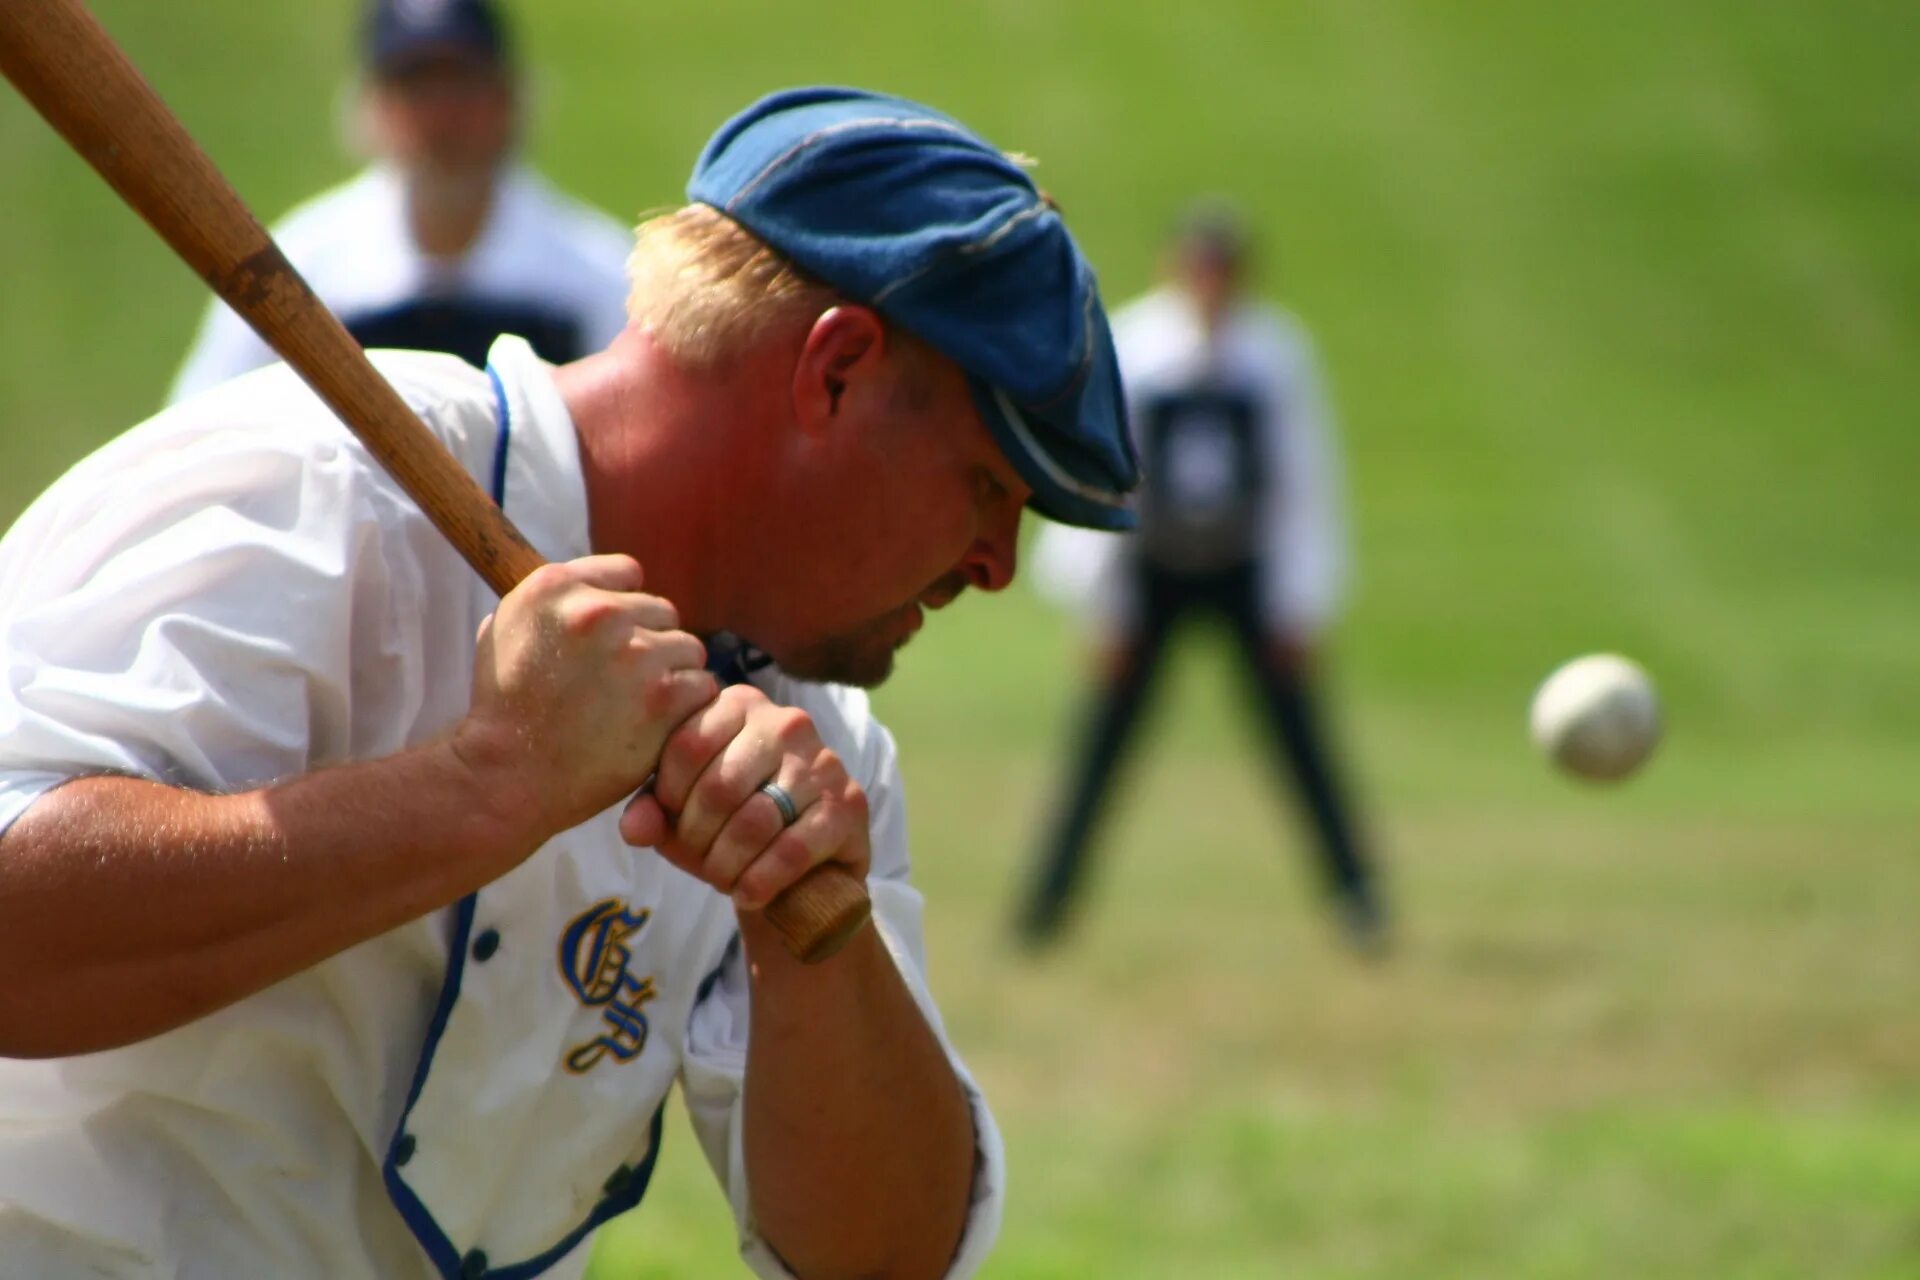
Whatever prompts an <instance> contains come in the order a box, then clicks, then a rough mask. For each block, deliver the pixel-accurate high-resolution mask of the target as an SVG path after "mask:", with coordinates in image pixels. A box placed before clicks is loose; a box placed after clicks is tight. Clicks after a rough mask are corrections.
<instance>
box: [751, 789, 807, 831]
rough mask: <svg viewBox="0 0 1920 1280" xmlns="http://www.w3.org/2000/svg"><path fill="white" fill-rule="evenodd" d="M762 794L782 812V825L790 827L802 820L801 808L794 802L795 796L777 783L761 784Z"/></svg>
mask: <svg viewBox="0 0 1920 1280" xmlns="http://www.w3.org/2000/svg"><path fill="white" fill-rule="evenodd" d="M760 794H761V795H763V796H765V797H766V798H767V799H769V800H771V801H773V803H774V804H775V806H777V807H778V808H779V810H780V825H781V826H783V827H790V826H792V825H793V824H794V823H795V822H796V821H798V820H799V818H800V807H799V806H798V805H796V804H794V802H793V795H792V794H791V793H790V792H789V791H788V790H787V789H786V788H785V787H783V786H781V785H780V784H779V783H777V782H763V783H761V784H760Z"/></svg>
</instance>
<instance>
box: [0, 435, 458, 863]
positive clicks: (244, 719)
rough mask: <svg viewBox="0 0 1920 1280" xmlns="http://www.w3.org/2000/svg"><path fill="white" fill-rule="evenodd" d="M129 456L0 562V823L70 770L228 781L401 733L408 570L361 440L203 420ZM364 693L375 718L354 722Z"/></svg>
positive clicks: (415, 662)
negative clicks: (251, 430) (265, 437)
mask: <svg viewBox="0 0 1920 1280" xmlns="http://www.w3.org/2000/svg"><path fill="white" fill-rule="evenodd" d="M117 448H118V449H119V450H120V451H122V452H127V453H137V448H138V445H137V442H136V443H128V444H122V445H120V446H117ZM124 461H125V462H126V465H123V466H119V467H115V468H111V469H108V468H103V471H104V472H105V474H104V475H103V477H102V481H103V483H102V484H101V485H99V486H98V487H90V486H86V485H78V486H73V487H71V488H67V489H63V490H61V491H58V492H57V493H56V494H55V495H53V496H52V497H51V498H50V499H49V500H47V501H45V502H43V503H42V504H41V505H39V506H38V507H36V508H35V509H34V510H33V511H32V512H30V513H29V515H28V516H27V517H26V518H24V519H23V521H22V523H21V525H20V526H18V527H16V529H15V530H14V531H13V533H12V534H10V535H9V537H8V539H7V542H6V546H5V554H4V555H0V615H3V619H0V673H3V674H0V771H6V772H5V777H6V778H7V780H8V781H7V784H6V785H5V786H4V787H0V825H4V824H5V823H6V822H10V821H12V820H13V819H15V818H17V817H18V816H19V814H20V813H22V812H24V811H25V810H26V808H27V807H28V806H29V805H31V804H32V802H33V801H34V800H35V799H36V798H37V797H38V796H39V795H41V794H44V793H45V792H46V791H47V790H49V789H50V788H51V787H52V786H53V785H56V784H57V783H58V782H59V781H63V780H65V779H68V778H73V777H80V776H85V775H89V774H98V773H121V774H128V775H132V776H137V777H145V778H151V779H153V780H155V781H159V782H164V783H168V784H171V785H175V786H183V787H190V788H194V789H199V790H209V791H229V790H244V789H246V788H248V787H252V786H258V785H261V784H264V783H268V782H271V781H274V780H276V779H279V778H284V777H288V776H291V775H294V774H298V773H302V772H305V771H307V770H309V769H311V768H314V767H317V766H319V765H323V764H328V763H333V762H336V761H339V760H343V759H348V758H352V757H353V756H354V755H356V754H370V753H369V752H367V751H366V750H364V748H367V747H369V746H381V747H385V748H387V749H392V748H394V747H397V746H398V745H400V741H399V739H400V737H401V735H402V734H403V732H404V725H405V723H406V721H407V720H408V718H409V717H410V716H411V713H412V709H413V705H415V704H417V703H418V700H419V695H418V688H419V685H420V683H421V682H420V678H419V670H420V666H421V662H420V658H419V655H418V649H419V643H418V640H417V639H416V637H415V635H414V631H415V630H416V626H415V624H414V623H413V622H412V621H411V620H412V619H413V618H414V617H416V616H417V614H418V612H419V610H418V608H417V605H416V602H417V601H418V599H419V597H420V594H421V591H420V587H419V575H418V574H417V573H414V572H412V571H411V568H410V567H409V569H408V570H407V571H406V572H396V570H398V569H399V568H400V566H399V565H397V564H396V563H395V561H394V558H393V557H392V555H391V554H390V553H391V550H392V547H393V546H394V545H396V541H395V540H393V539H388V540H384V541H383V535H382V532H381V529H380V520H381V516H382V512H381V511H380V510H378V509H377V508H378V507H379V506H380V505H382V504H383V503H384V502H385V497H384V494H377V493H376V491H375V487H374V486H373V485H372V484H371V483H370V481H369V472H368V464H367V462H366V461H365V460H364V459H363V458H361V457H359V456H358V454H357V451H354V450H351V449H349V448H346V447H333V446H327V447H323V448H315V449H306V450H301V449H298V448H293V447H284V448H276V447H273V446H271V445H266V444H254V443H251V442H249V441H247V440H245V439H243V438H241V437H239V436H238V435H236V434H235V433H216V434H213V435H209V436H199V437H195V436H188V435H182V436H179V437H174V438H165V437H163V438H162V439H161V440H160V442H159V443H158V444H157V445H154V446H153V447H151V448H149V449H148V450H147V452H145V454H144V455H143V456H134V457H132V458H129V459H125V460H124ZM343 531H344V532H343ZM369 692H374V693H377V694H378V695H379V696H378V698H377V699H375V700H376V701H377V702H378V703H379V704H380V705H382V706H384V707H386V708H387V709H388V710H389V711H390V712H391V713H392V714H391V715H388V716H386V717H383V718H381V720H380V723H379V724H378V725H373V724H372V718H368V717H362V721H361V722H360V723H356V722H355V721H354V719H353V717H352V716H351V715H350V705H351V703H352V702H353V699H354V696H355V695H356V693H358V694H363V695H364V694H368V693H369ZM389 722H391V723H389ZM370 735H371V737H373V738H385V739H387V740H386V741H381V742H377V743H376V742H374V741H371V740H370Z"/></svg>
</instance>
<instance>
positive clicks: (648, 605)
mask: <svg viewBox="0 0 1920 1280" xmlns="http://www.w3.org/2000/svg"><path fill="white" fill-rule="evenodd" d="M635 601H636V606H635V607H636V608H639V609H642V610H644V611H645V612H646V613H647V614H648V615H649V616H650V617H651V618H652V619H653V621H654V623H655V624H656V625H655V626H654V627H653V628H652V629H653V630H655V631H678V630H679V629H680V610H678V609H676V608H675V607H674V604H673V601H671V600H668V599H666V598H665V597H662V596H637V597H635Z"/></svg>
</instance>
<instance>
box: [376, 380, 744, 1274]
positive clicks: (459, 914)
mask: <svg viewBox="0 0 1920 1280" xmlns="http://www.w3.org/2000/svg"><path fill="white" fill-rule="evenodd" d="M487 377H488V378H489V379H491V380H492V382H493V402H494V407H495V410H496V411H497V415H498V418H499V422H500V436H499V440H498V442H497V443H496V444H495V445H494V448H493V472H492V479H493V486H492V494H493V501H494V505H496V506H498V507H500V508H502V509H505V507H506V505H507V504H506V496H507V494H506V490H507V452H508V445H509V443H510V442H511V441H512V438H513V414H512V411H511V410H510V409H509V407H508V403H507V388H506V386H505V384H504V383H502V382H501V381H500V374H499V372H498V371H497V370H496V369H494V367H493V366H492V365H488V366H487ZM479 901H480V895H479V894H477V893H470V894H468V895H467V896H466V897H464V898H462V899H460V901H459V902H458V903H457V904H455V906H454V914H453V937H452V939H451V940H450V941H449V944H448V952H447V976H446V977H445V978H444V979H442V981H441V984H440V999H439V1002H438V1003H437V1004H436V1005H435V1006H434V1010H433V1021H432V1022H430V1023H428V1024H427V1038H426V1043H425V1044H423V1045H422V1046H421V1048H420V1060H419V1062H418V1063H416V1064H415V1065H414V1069H413V1083H412V1085H411V1086H410V1087H409V1088H408V1090H407V1102H406V1105H405V1106H404V1107H402V1108H401V1109H400V1120H399V1122H398V1123H397V1124H395V1125H394V1128H393V1137H392V1138H391V1139H389V1140H388V1142H387V1154H386V1158H385V1159H384V1160H383V1161H382V1162H381V1165H380V1175H381V1179H382V1180H383V1181H384V1182H385V1183H386V1186H387V1198H388V1199H389V1200H391V1201H392V1202H393V1207H394V1208H395V1209H397V1210H398V1211H399V1213H400V1217H401V1219H402V1220H404V1221H405V1222H406V1224H407V1229H408V1230H409V1231H411V1232H413V1238H414V1239H415V1240H417V1241H419V1242H420V1247H421V1249H423V1250H424V1251H425V1252H426V1255H427V1258H428V1260H429V1261H431V1262H432V1263H433V1268H434V1270H435V1271H437V1272H439V1274H440V1276H441V1280H464V1277H465V1274H466V1273H465V1272H464V1271H463V1269H462V1265H463V1262H464V1257H465V1254H464V1252H463V1251H462V1250H461V1249H459V1248H458V1247H456V1246H455V1245H454V1243H453V1241H451V1240H449V1239H448V1238H447V1233H446V1232H445V1231H443V1230H441V1229H440V1224H439V1223H438V1222H436V1221H434V1217H433V1211H432V1210H430V1209H428V1208H427V1206H426V1204H425V1203H424V1202H422V1201H421V1199H420V1197H419V1196H418V1195H416V1194H415V1193H414V1190H413V1188H412V1187H410V1186H408V1185H407V1183H406V1181H405V1179H404V1177H403V1176H402V1174H401V1172H400V1166H401V1164H402V1163H403V1161H402V1159H401V1154H400V1152H401V1145H402V1141H403V1140H404V1139H405V1138H407V1136H408V1134H407V1118H408V1117H409V1116H411V1115H412V1114H413V1108H414V1104H415V1103H417V1102H418V1101H419V1100H420V1094H421V1091H422V1090H424V1089H425V1088H426V1086H427V1076H428V1075H429V1074H430V1073H431V1072H432V1070H433V1058H434V1054H435V1053H436V1052H437V1051H438V1050H439V1048H440V1037H441V1036H442V1035H444V1034H445V1033H446V1030H447V1022H448V1020H449V1019H450V1018H452V1016H453V1006H454V1002H455V1001H457V1000H459V998H460V979H461V977H462V976H463V975H464V974H465V973H466V968H467V956H468V954H469V944H470V942H471V939H472V936H473V917H474V913H475V910H476V909H477V907H478V904H479ZM723 963H724V961H723ZM718 976H719V971H718V970H715V971H714V973H713V974H712V975H710V976H709V977H708V979H707V981H706V982H705V983H702V984H701V992H702V994H703V995H704V994H705V991H706V989H707V987H708V986H710V985H711V984H712V982H713V979H714V978H716V977H718ZM666 1111H667V1107H666V1103H665V1102H662V1103H661V1104H660V1106H659V1107H658V1108H657V1109H656V1110H655V1111H654V1113H653V1125H652V1128H651V1130H650V1132H649V1135H648V1138H647V1155H646V1158H645V1159H644V1160H642V1161H641V1162H640V1166H639V1168H637V1169H634V1170H633V1171H632V1172H631V1173H630V1174H629V1175H628V1176H627V1177H626V1179H625V1180H624V1181H623V1182H622V1183H621V1184H620V1186H619V1187H618V1189H617V1190H614V1189H609V1191H608V1192H607V1194H606V1195H604V1196H602V1197H601V1199H600V1202H599V1203H598V1204H596V1205H594V1207H593V1212H591V1213H589V1214H588V1215H587V1218H586V1221H584V1222H582V1223H581V1224H580V1225H579V1226H577V1227H575V1228H574V1229H573V1230H572V1231H570V1232H568V1233H567V1234H566V1235H565V1236H564V1237H562V1238H561V1239H560V1241H559V1242H558V1243H557V1244H555V1245H554V1246H553V1247H552V1248H550V1249H548V1250H547V1251H546V1252H544V1253H541V1254H539V1255H537V1256H535V1257H532V1258H528V1259H526V1260H525V1261H522V1262H511V1263H508V1264H507V1265H506V1266H504V1267H489V1268H488V1269H487V1271H486V1280H533V1277H535V1276H538V1275H539V1274H540V1273H541V1272H543V1271H545V1270H547V1268H549V1267H551V1266H552V1265H553V1264H554V1263H556V1262H558V1261H560V1260H561V1259H562V1258H564V1257H566V1256H567V1255H568V1254H569V1253H571V1252H573V1250H574V1249H575V1248H576V1247H577V1246H578V1245H579V1244H580V1242H581V1241H582V1240H584V1239H586V1238H587V1236H588V1235H589V1234H590V1233H591V1232H593V1231H595V1230H597V1229H598V1228H599V1227H600V1226H601V1225H602V1224H604V1223H605V1222H606V1221H607V1220H608V1219H609V1218H613V1217H615V1216H617V1215H619V1214H622V1213H625V1212H626V1211H627V1210H629V1209H631V1208H633V1207H634V1206H635V1205H637V1204H639V1203H640V1200H641V1198H642V1197H643V1196H645V1195H646V1194H647V1185H648V1184H649V1183H650V1182H652V1181H653V1166H654V1162H655V1161H657V1160H658V1159H659V1158H660V1137H661V1133H662V1131H663V1129H664V1128H665V1123H664V1122H665V1118H666ZM415 1145H416V1144H413V1143H409V1144H407V1153H406V1154H407V1158H409V1159H411V1158H412V1156H413V1154H414V1149H415Z"/></svg>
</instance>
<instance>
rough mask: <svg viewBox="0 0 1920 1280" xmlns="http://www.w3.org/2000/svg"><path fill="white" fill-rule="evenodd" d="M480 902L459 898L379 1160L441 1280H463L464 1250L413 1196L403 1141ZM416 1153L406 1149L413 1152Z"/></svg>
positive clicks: (390, 1191) (390, 1194)
mask: <svg viewBox="0 0 1920 1280" xmlns="http://www.w3.org/2000/svg"><path fill="white" fill-rule="evenodd" d="M478 901H479V895H478V894H473V893H470V894H468V895H467V896H466V897H464V898H462V899H460V902H459V904H458V905H457V906H456V907H455V908H454V913H453V939H452V942H451V943H450V944H449V950H448V953H447V976H446V979H445V981H443V982H442V983H441V984H440V1002H439V1003H438V1004H437V1005H435V1006H434V1010H433V1021H432V1022H430V1023H428V1024H427V1042H426V1044H425V1045H423V1046H422V1047H421V1049H420V1061H419V1062H418V1063H417V1064H415V1066H414V1068H413V1085H412V1087H410V1088H409V1089H408V1090H407V1105H406V1106H404V1107H402V1108H401V1109H400V1121H399V1123H398V1124H396V1125H394V1127H393V1138H392V1139H391V1140H390V1141H389V1142H388V1143H387V1158H386V1159H385V1160H384V1161H382V1162H381V1165H380V1176H381V1178H382V1180H383V1181H385V1182H386V1184H387V1198H388V1199H389V1200H391V1201H393V1207H394V1208H396V1209H398V1210H399V1211H400V1216H401V1218H403V1219H405V1221H406V1224H407V1229H408V1230H409V1231H411V1232H413V1238H414V1239H415V1240H418V1241H419V1242H420V1247H421V1248H422V1249H424V1250H426V1252H427V1257H428V1259H429V1260H431V1261H432V1263H433V1269H434V1270H435V1271H438V1272H439V1273H440V1275H441V1278H442V1280H461V1275H460V1251H459V1250H458V1249H456V1248H454V1246H453V1241H451V1240H449V1239H447V1233H446V1232H444V1231H442V1230H441V1229H440V1224H439V1223H437V1222H435V1221H434V1220H433V1213H432V1211H430V1210H429V1209H428V1208H427V1206H426V1205H425V1204H423V1203H421V1201H420V1197H419V1196H417V1195H415V1194H414V1192H413V1188H412V1187H410V1186H408V1185H407V1184H406V1182H405V1181H404V1180H402V1178H401V1176H400V1159H399V1152H400V1141H401V1139H402V1138H404V1137H406V1136H407V1117H408V1116H411V1115H412V1114H413V1104H414V1103H416V1102H418V1101H420V1091H421V1090H422V1089H424V1088H426V1086H427V1074H428V1072H430V1071H432V1070H433V1055H434V1052H435V1051H436V1050H438V1049H439V1047H440V1037H441V1036H442V1035H443V1034H445V1032H446V1030H447V1019H448V1018H450V1017H452V1016H453V1002H454V1001H456V1000H458V999H459V998H460V978H461V975H462V974H464V973H465V972H466V968H467V939H468V937H469V936H470V935H471V934H472V933H473V911H474V906H475V904H476V903H477V902H478ZM412 1154H413V1153H412V1152H411V1151H409V1152H408V1155H409V1157H411V1155H412Z"/></svg>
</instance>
